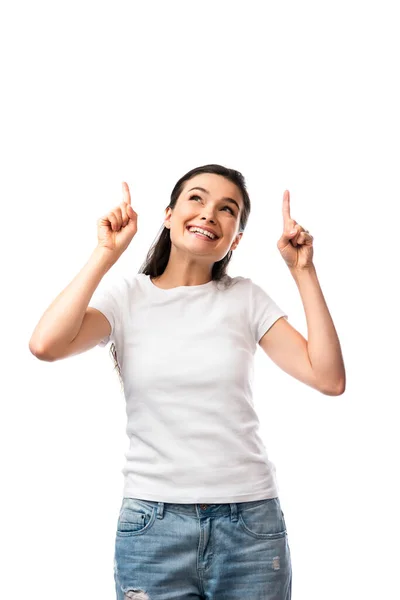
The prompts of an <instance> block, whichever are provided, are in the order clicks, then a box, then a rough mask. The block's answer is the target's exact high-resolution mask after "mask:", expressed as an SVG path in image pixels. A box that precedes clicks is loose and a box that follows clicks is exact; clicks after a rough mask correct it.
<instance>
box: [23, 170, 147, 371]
mask: <svg viewBox="0 0 400 600" xmlns="http://www.w3.org/2000/svg"><path fill="white" fill-rule="evenodd" d="M122 190H123V198H124V199H123V201H122V202H121V204H119V205H118V206H116V207H115V208H114V209H113V210H111V211H110V212H109V213H107V214H106V215H104V216H103V217H101V218H100V219H98V221H97V237H98V245H97V247H96V249H95V250H94V252H93V253H92V255H91V257H90V258H89V260H88V262H87V263H86V264H85V266H84V267H83V269H82V270H81V271H80V272H79V273H78V275H77V276H76V277H75V278H74V279H73V280H72V281H71V283H70V284H69V285H68V286H67V287H66V288H65V289H64V290H63V291H62V292H61V293H60V294H59V295H58V296H57V298H56V299H55V300H54V301H53V302H52V304H50V306H49V308H48V309H47V310H46V312H45V313H44V314H43V316H42V318H41V319H40V321H39V323H38V324H37V325H36V327H35V329H34V332H33V334H32V337H31V339H30V341H29V349H30V351H31V352H32V354H34V355H35V356H37V358H40V359H41V360H47V361H54V360H58V359H60V358H65V357H66V356H70V355H71V354H78V353H79V352H84V351H85V350H89V348H93V347H94V346H96V345H97V343H98V342H100V341H101V340H102V339H103V338H104V337H106V335H108V334H109V333H110V332H111V325H110V323H109V322H108V320H107V319H106V317H105V316H104V315H103V314H102V313H101V312H100V311H98V310H96V309H95V308H88V305H89V302H90V300H91V298H92V296H93V294H94V292H95V290H96V288H97V286H98V285H99V283H100V281H101V279H102V278H103V276H104V275H105V274H106V273H107V271H108V270H109V269H111V267H112V266H113V264H114V263H116V262H117V260H118V259H119V257H120V256H121V254H122V253H123V252H124V251H125V250H126V248H127V247H128V246H129V244H130V242H131V241H132V238H133V237H134V236H135V235H136V232H137V213H136V212H135V211H134V210H133V208H132V206H131V195H130V191H129V186H128V184H127V183H126V182H125V181H124V182H122Z"/></svg>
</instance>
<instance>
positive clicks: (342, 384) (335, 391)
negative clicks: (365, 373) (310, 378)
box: [320, 380, 346, 396]
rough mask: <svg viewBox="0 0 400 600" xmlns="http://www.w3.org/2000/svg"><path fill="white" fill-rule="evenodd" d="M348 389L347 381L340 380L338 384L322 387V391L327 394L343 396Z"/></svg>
mask: <svg viewBox="0 0 400 600" xmlns="http://www.w3.org/2000/svg"><path fill="white" fill-rule="evenodd" d="M345 390H346V381H345V380H340V381H339V382H338V383H337V384H336V386H331V387H328V388H327V387H323V388H320V392H321V393H322V394H324V395H325V396H341V395H342V394H344V392H345Z"/></svg>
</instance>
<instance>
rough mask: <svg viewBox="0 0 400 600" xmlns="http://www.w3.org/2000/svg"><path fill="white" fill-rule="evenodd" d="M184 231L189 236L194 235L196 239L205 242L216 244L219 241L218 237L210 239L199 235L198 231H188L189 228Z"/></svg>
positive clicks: (201, 234)
mask: <svg viewBox="0 0 400 600" xmlns="http://www.w3.org/2000/svg"><path fill="white" fill-rule="evenodd" d="M186 229H187V231H188V232H189V233H190V234H191V235H195V236H196V237H198V238H200V239H202V240H204V241H205V242H216V241H217V240H219V238H218V237H215V238H214V239H211V238H210V237H208V235H204V234H203V233H199V232H198V231H189V227H186Z"/></svg>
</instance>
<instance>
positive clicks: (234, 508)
mask: <svg viewBox="0 0 400 600" xmlns="http://www.w3.org/2000/svg"><path fill="white" fill-rule="evenodd" d="M230 506H231V521H233V522H236V521H237V520H238V516H237V513H238V509H237V504H236V503H235V502H233V503H230Z"/></svg>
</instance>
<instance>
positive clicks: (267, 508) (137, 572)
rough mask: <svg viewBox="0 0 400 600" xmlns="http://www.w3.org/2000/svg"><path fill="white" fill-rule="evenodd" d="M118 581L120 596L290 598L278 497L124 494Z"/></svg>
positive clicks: (143, 599)
mask: <svg viewBox="0 0 400 600" xmlns="http://www.w3.org/2000/svg"><path fill="white" fill-rule="evenodd" d="M114 580H115V588H116V593H117V600H128V599H131V600H244V599H246V600H247V599H248V600H290V598H291V595H292V565H291V558H290V549H289V544H288V539H287V531H286V524H285V519H284V516H283V512H282V509H281V505H280V502H279V498H267V499H264V500H255V501H252V502H238V503H232V504H170V503H168V502H155V501H152V500H141V499H138V498H127V497H125V498H123V501H122V505H121V509H120V513H119V517H118V524H117V532H116V539H115V556H114Z"/></svg>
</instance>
